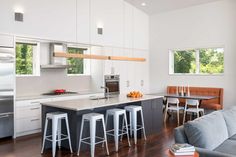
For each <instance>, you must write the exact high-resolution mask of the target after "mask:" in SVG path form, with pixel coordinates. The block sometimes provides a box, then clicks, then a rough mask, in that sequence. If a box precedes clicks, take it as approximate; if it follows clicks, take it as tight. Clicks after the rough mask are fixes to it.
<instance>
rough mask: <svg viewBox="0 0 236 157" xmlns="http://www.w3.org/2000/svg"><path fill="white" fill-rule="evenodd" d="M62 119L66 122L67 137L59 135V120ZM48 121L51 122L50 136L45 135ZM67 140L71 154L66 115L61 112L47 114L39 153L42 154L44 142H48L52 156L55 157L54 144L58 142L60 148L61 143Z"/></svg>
mask: <svg viewBox="0 0 236 157" xmlns="http://www.w3.org/2000/svg"><path fill="white" fill-rule="evenodd" d="M63 119H64V120H65V122H66V129H67V135H64V134H62V133H61V120H63ZM48 120H52V135H47V128H48ZM67 139H68V141H69V147H70V152H71V153H73V152H72V148H71V139H70V130H69V122H68V116H67V113H62V112H52V113H47V114H46V122H45V127H44V135H43V145H42V150H41V153H43V151H44V146H45V141H46V140H48V141H51V142H52V156H53V157H55V154H56V143H57V142H58V146H59V148H60V147H61V141H62V140H67Z"/></svg>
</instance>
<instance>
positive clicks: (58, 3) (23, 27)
mask: <svg viewBox="0 0 236 157" xmlns="http://www.w3.org/2000/svg"><path fill="white" fill-rule="evenodd" d="M11 2H12V4H11V5H10V6H5V7H9V8H21V10H22V11H23V12H24V21H23V22H14V33H15V34H18V35H23V36H33V37H37V38H46V39H53V40H61V41H73V42H74V41H75V39H76V0H68V1H65V0H20V1H19V0H12V1H11ZM11 15H12V16H14V10H12V11H11ZM10 20H12V21H14V17H13V18H11V19H10Z"/></svg>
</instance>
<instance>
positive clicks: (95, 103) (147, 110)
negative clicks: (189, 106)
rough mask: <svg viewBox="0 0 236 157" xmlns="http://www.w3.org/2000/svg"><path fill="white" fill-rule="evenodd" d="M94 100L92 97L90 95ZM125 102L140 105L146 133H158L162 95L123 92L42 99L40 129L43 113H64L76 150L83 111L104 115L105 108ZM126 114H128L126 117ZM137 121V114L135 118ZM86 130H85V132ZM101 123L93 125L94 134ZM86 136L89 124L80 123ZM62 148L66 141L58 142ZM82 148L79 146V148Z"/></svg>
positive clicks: (63, 125) (73, 147) (125, 103)
mask: <svg viewBox="0 0 236 157" xmlns="http://www.w3.org/2000/svg"><path fill="white" fill-rule="evenodd" d="M93 99H94V98H93ZM128 105H139V106H142V108H143V114H144V122H145V130H146V134H147V135H151V134H154V133H158V132H159V131H160V129H161V127H162V122H163V118H162V117H163V113H162V105H163V104H162V97H161V96H155V95H144V96H143V97H142V98H127V97H126V95H119V96H117V97H113V98H109V99H94V100H91V99H90V98H84V99H76V100H68V101H57V102H48V103H47V102H46V103H42V130H44V123H45V118H46V114H47V113H49V112H57V111H60V112H65V113H67V114H68V119H69V126H70V134H71V143H72V149H73V151H74V152H75V151H77V148H78V143H79V135H80V126H81V120H82V115H83V114H86V113H91V112H96V113H102V114H104V115H105V113H106V110H108V109H112V108H124V107H125V106H128ZM128 117H129V116H128ZM138 122H140V117H138ZM50 125H51V124H50V123H49V127H48V133H49V132H50V133H51V127H50ZM112 126H113V125H112V121H109V122H108V127H109V128H111V127H112ZM85 130H88V131H85ZM100 130H102V125H97V135H102V132H101V131H100ZM62 132H63V133H66V131H65V124H64V123H62ZM88 135H89V125H85V126H84V132H83V136H88ZM45 146H46V147H45V148H49V147H51V143H49V142H48V141H47V142H46V143H45ZM62 146H63V147H66V148H67V147H68V142H67V141H62ZM82 149H83V147H82Z"/></svg>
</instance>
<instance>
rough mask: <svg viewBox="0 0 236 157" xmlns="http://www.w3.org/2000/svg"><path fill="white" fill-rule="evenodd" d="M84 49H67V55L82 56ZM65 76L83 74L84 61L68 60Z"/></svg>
mask: <svg viewBox="0 0 236 157" xmlns="http://www.w3.org/2000/svg"><path fill="white" fill-rule="evenodd" d="M83 52H84V49H81V48H68V53H75V54H83ZM67 62H68V65H69V66H70V67H69V68H68V70H67V74H83V73H84V60H83V59H80V58H68V59H67Z"/></svg>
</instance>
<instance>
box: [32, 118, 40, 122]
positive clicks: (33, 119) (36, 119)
mask: <svg viewBox="0 0 236 157" xmlns="http://www.w3.org/2000/svg"><path fill="white" fill-rule="evenodd" d="M30 121H31V122H34V121H39V119H31V120H30Z"/></svg>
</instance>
